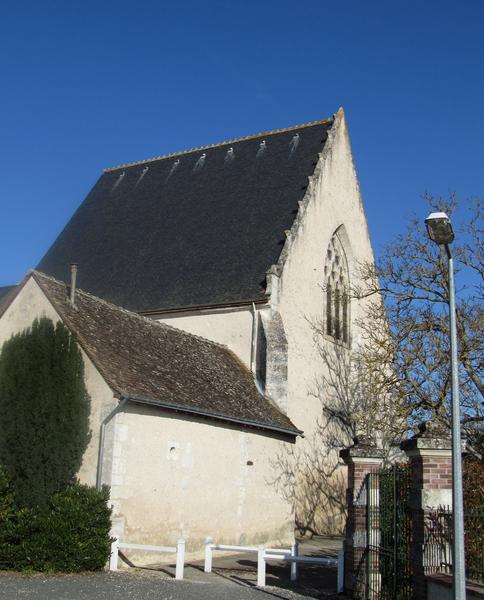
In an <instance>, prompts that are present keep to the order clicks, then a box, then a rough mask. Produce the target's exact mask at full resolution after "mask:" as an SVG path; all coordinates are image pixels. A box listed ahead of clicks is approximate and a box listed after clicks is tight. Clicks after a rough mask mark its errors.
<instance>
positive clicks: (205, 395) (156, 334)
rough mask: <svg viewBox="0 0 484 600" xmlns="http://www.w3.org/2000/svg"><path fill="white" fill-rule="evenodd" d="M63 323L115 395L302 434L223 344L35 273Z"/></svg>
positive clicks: (37, 280) (292, 434)
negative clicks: (73, 294)
mask: <svg viewBox="0 0 484 600" xmlns="http://www.w3.org/2000/svg"><path fill="white" fill-rule="evenodd" d="M32 277H33V278H34V279H35V281H36V282H37V283H38V284H39V286H40V287H41V289H42V290H43V292H44V293H45V295H46V296H47V298H48V299H49V300H50V302H51V303H52V305H53V306H54V308H55V309H56V311H57V312H58V314H59V315H60V317H61V318H62V320H63V321H64V323H65V324H66V326H67V327H68V328H69V329H70V330H71V331H72V332H73V333H74V334H75V335H76V337H77V338H78V341H79V343H80V344H81V346H82V347H83V349H84V351H85V352H86V354H87V355H88V356H89V357H90V359H91V360H92V361H93V363H94V364H95V365H96V367H97V368H98V370H99V372H100V373H101V375H102V376H103V377H104V379H105V381H106V382H107V384H108V385H109V386H110V388H111V389H112V390H113V392H114V393H115V394H116V395H117V396H118V397H128V398H130V399H132V400H135V401H139V402H142V403H148V404H152V405H157V406H160V407H163V408H166V409H169V410H177V411H180V412H184V413H191V414H197V415H201V416H205V417H208V418H212V419H213V418H215V419H220V420H223V421H229V422H235V423H240V424H244V425H250V426H252V427H256V428H260V429H265V430H270V431H276V432H278V433H282V434H286V435H291V436H295V435H297V434H299V433H301V432H300V431H299V430H298V429H297V428H296V427H295V426H294V425H293V423H292V422H291V421H290V420H289V418H288V417H286V416H285V415H284V414H283V413H281V412H280V411H279V410H278V409H277V408H276V407H275V406H273V405H272V404H271V403H270V402H269V401H268V400H267V399H266V398H264V397H263V396H262V395H261V394H260V393H259V392H258V391H257V388H256V387H255V384H254V380H253V377H252V375H251V373H250V371H249V370H248V369H247V368H246V367H245V365H244V364H243V363H242V362H241V361H240V360H239V359H238V358H237V357H236V356H235V354H233V352H231V351H230V350H228V348H226V347H225V346H222V345H220V344H216V343H215V342H211V341H209V340H205V339H203V338H200V337H197V336H194V335H191V334H189V333H186V332H184V331H181V330H179V329H175V328H174V327H170V326H169V325H165V324H164V323H159V322H157V321H154V320H151V319H148V318H146V317H142V316H139V315H137V314H135V313H132V312H129V311H127V310H124V309H122V308H119V307H117V306H114V305H112V304H110V303H108V302H106V301H104V300H101V299H99V298H96V297H94V296H92V295H90V294H86V293H84V292H82V291H80V290H78V291H77V292H76V297H75V307H73V306H72V305H71V304H70V302H69V299H68V288H67V286H66V285H65V284H64V283H61V282H58V281H56V280H55V279H52V278H51V277H47V276H46V275H44V274H42V273H39V272H36V271H34V272H33V273H32Z"/></svg>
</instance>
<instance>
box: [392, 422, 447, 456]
mask: <svg viewBox="0 0 484 600" xmlns="http://www.w3.org/2000/svg"><path fill="white" fill-rule="evenodd" d="M400 448H401V449H402V450H403V451H405V452H408V451H412V450H424V449H425V450H450V449H451V448H452V442H451V439H450V436H449V432H448V431H447V430H446V429H445V428H444V427H443V425H441V424H440V423H436V422H435V421H425V422H424V423H421V424H420V425H419V426H418V433H416V434H414V436H413V437H411V438H410V439H408V440H403V442H402V443H401V444H400Z"/></svg>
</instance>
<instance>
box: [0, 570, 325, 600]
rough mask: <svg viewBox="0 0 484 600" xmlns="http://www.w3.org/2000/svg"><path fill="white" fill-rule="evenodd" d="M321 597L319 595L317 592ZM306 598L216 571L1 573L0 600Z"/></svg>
mask: <svg viewBox="0 0 484 600" xmlns="http://www.w3.org/2000/svg"><path fill="white" fill-rule="evenodd" d="M318 597H320V596H319V595H318ZM214 598H215V599H217V600H219V599H220V600H225V599H226V600H263V599H264V600H271V599H273V598H274V599H278V598H280V599H284V600H286V599H287V600H304V599H307V598H315V596H314V595H310V596H308V595H301V594H298V593H295V592H292V591H289V590H285V589H281V588H275V587H267V588H264V590H260V589H256V588H253V587H247V585H246V584H240V583H235V582H234V581H232V580H229V579H226V578H222V579H220V578H219V577H217V575H213V576H212V581H211V582H208V581H205V580H202V581H188V580H187V581H175V580H174V579H171V578H168V577H166V576H160V575H159V574H152V575H147V574H146V573H144V572H142V573H140V572H137V571H136V572H130V573H120V572H118V573H95V574H83V575H62V576H57V575H56V576H45V575H30V576H29V575H17V574H10V573H9V574H2V575H1V576H0V599H1V600H179V599H180V600H212V599H214Z"/></svg>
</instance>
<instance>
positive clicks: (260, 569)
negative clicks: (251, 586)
mask: <svg viewBox="0 0 484 600" xmlns="http://www.w3.org/2000/svg"><path fill="white" fill-rule="evenodd" d="M265 553H266V549H265V548H264V546H259V549H258V550H257V585H258V586H259V587H265V586H266V561H265V558H264V556H265Z"/></svg>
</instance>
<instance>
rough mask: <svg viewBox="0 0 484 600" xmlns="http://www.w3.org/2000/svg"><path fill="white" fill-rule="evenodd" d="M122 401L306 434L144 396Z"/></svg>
mask: <svg viewBox="0 0 484 600" xmlns="http://www.w3.org/2000/svg"><path fill="white" fill-rule="evenodd" d="M119 398H120V400H123V399H126V400H129V401H131V402H134V403H135V404H147V405H149V406H156V407H158V408H164V409H166V410H172V411H174V412H181V413H185V414H192V415H197V416H200V417H206V418H210V419H216V420H218V421H225V422H227V423H235V424H237V425H245V426H246V427H251V428H256V429H262V430H265V431H273V432H275V433H279V434H282V435H287V436H291V437H294V438H295V437H298V436H301V437H303V436H304V432H303V431H301V430H300V429H296V428H294V429H287V428H285V427H279V426H277V425H270V424H265V423H260V422H258V421H253V420H251V419H242V418H239V417H232V416H229V415H224V414H222V413H217V412H213V411H209V410H204V409H203V408H193V407H188V406H183V405H182V404H177V403H175V402H164V401H163V400H154V399H152V398H145V397H143V396H136V395H133V394H124V393H121V394H119Z"/></svg>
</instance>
